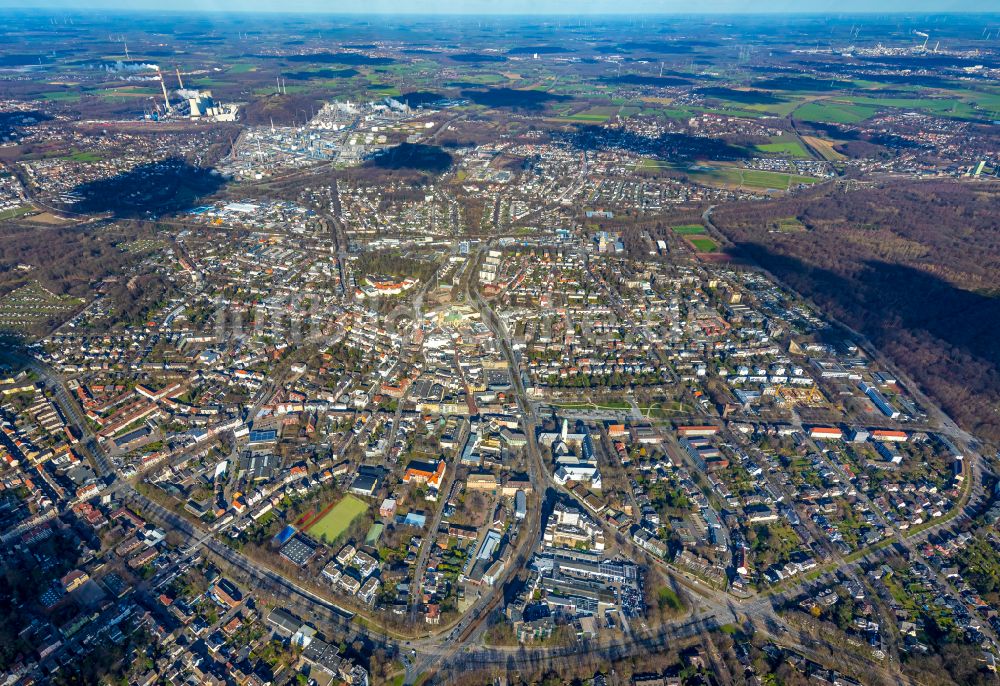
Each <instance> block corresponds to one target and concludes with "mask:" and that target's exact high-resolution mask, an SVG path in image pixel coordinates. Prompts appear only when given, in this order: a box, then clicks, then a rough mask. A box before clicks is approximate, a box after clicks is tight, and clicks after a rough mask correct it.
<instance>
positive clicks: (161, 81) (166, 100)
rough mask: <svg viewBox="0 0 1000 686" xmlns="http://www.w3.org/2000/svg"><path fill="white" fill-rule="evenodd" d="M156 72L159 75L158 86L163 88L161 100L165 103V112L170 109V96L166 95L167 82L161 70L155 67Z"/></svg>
mask: <svg viewBox="0 0 1000 686" xmlns="http://www.w3.org/2000/svg"><path fill="white" fill-rule="evenodd" d="M156 73H157V74H158V75H159V77H160V88H162V89H163V102H165V103H166V105H167V112H169V111H170V98H168V97H167V84H166V82H165V81H164V80H163V72H161V71H160V70H159V69H157V70H156Z"/></svg>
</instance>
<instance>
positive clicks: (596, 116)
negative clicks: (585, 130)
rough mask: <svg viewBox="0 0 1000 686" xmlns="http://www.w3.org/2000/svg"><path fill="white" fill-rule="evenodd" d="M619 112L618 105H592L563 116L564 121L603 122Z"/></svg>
mask: <svg viewBox="0 0 1000 686" xmlns="http://www.w3.org/2000/svg"><path fill="white" fill-rule="evenodd" d="M617 112H618V108H617V107H591V108H590V109H587V110H583V111H582V112H577V113H576V114H568V115H564V116H562V117H561V119H562V120H563V121H576V122H584V123H588V124H601V123H603V122H606V121H607V120H608V119H609V118H610V117H612V116H613V115H614V114H616V113H617Z"/></svg>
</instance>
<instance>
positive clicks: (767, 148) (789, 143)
mask: <svg viewBox="0 0 1000 686" xmlns="http://www.w3.org/2000/svg"><path fill="white" fill-rule="evenodd" d="M756 148H757V149H758V150H759V151H761V152H763V153H767V154H769V155H776V156H779V157H789V158H791V159H795V160H804V159H808V158H809V153H807V152H806V150H805V148H803V147H802V144H801V143H799V142H798V141H797V140H795V139H794V138H786V137H784V136H776V137H775V138H772V139H771V142H770V143H765V144H763V145H758V146H756Z"/></svg>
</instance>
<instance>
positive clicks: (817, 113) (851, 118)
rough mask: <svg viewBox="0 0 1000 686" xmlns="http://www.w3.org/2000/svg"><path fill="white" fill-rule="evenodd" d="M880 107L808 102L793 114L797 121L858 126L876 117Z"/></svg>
mask: <svg viewBox="0 0 1000 686" xmlns="http://www.w3.org/2000/svg"><path fill="white" fill-rule="evenodd" d="M878 111H879V107H873V106H871V105H857V104H853V103H850V102H840V101H828V100H824V101H815V102H807V103H806V104H804V105H802V106H801V107H799V108H798V109H797V110H795V112H794V113H793V116H794V117H795V118H796V119H800V120H802V121H814V122H820V123H828V124H856V123H857V122H859V121H864V120H865V119H868V118H869V117H872V116H874V115H875V114H876V113H877V112H878Z"/></svg>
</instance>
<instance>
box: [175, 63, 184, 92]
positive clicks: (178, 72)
mask: <svg viewBox="0 0 1000 686" xmlns="http://www.w3.org/2000/svg"><path fill="white" fill-rule="evenodd" d="M176 69H177V87H178V88H180V89H181V90H184V79H182V78H181V68H180V67H176Z"/></svg>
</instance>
